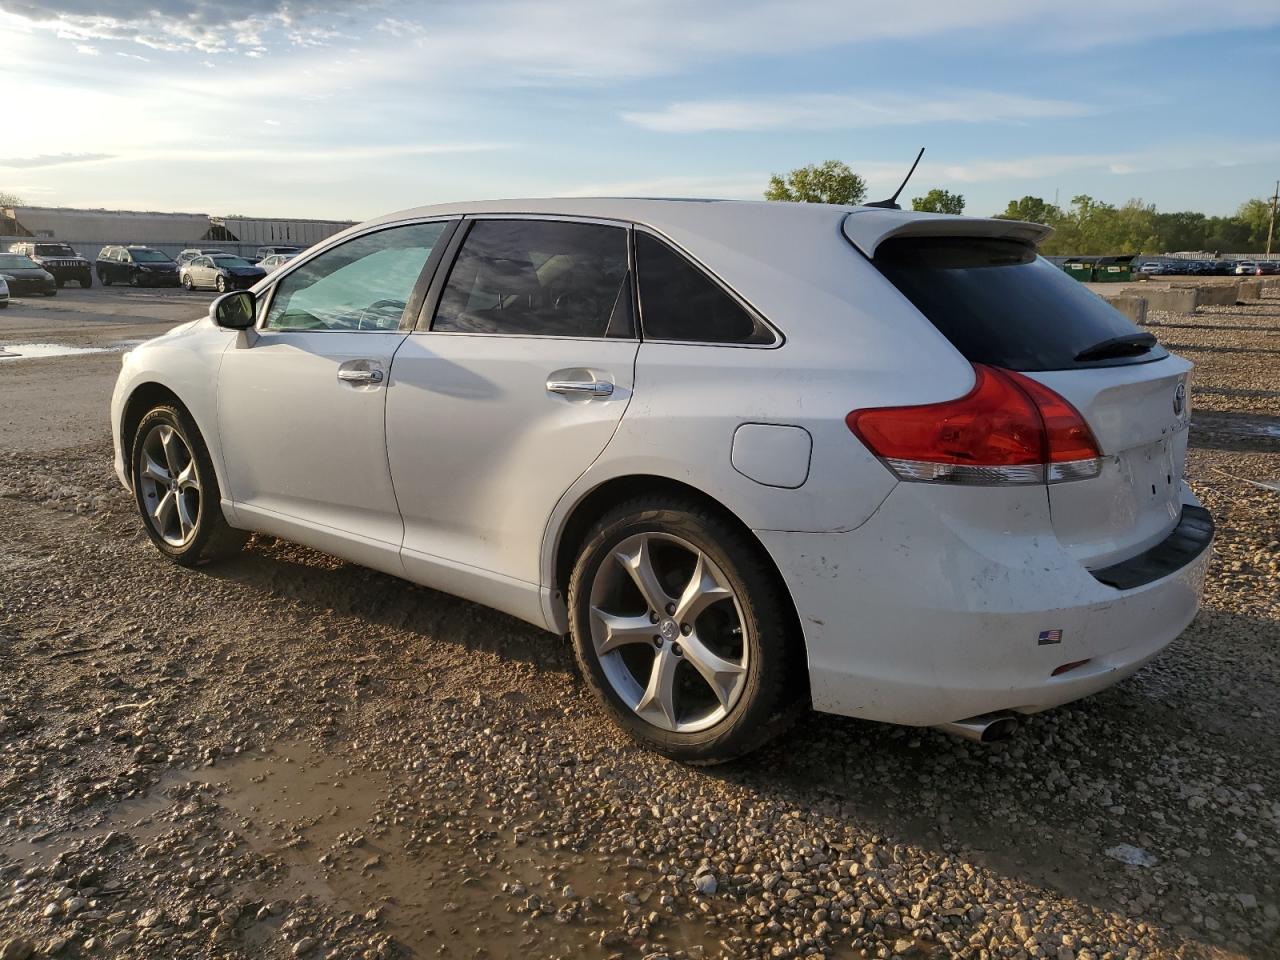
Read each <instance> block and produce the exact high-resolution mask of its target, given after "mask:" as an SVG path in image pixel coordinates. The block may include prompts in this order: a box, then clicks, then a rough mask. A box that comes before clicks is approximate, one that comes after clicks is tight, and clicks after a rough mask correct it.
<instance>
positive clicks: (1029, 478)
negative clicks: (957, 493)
mask: <svg viewBox="0 0 1280 960" xmlns="http://www.w3.org/2000/svg"><path fill="white" fill-rule="evenodd" d="M973 370H974V377H975V380H976V382H975V383H974V386H973V389H972V390H970V391H969V392H968V393H967V394H965V395H964V396H963V397H960V398H959V399H958V400H948V401H945V402H943V403H929V404H922V405H919V406H911V407H875V408H872V409H869V410H855V411H853V412H852V413H850V414H849V415H848V417H846V418H845V422H846V423H847V424H848V425H849V429H850V430H852V431H853V433H854V435H855V436H857V438H858V439H859V440H861V441H862V442H863V443H864V444H866V445H867V447H868V448H869V449H870V450H871V452H872V453H874V454H875V455H876V456H878V457H880V458H881V459H882V460H883V461H884V462H885V463H886V464H887V465H888V466H889V468H890V469H891V470H893V472H894V473H896V474H897V475H898V476H899V477H901V478H902V479H903V480H931V481H945V482H950V483H969V484H974V483H977V484H990V483H1045V482H1046V481H1047V482H1056V481H1060V480H1077V479H1084V478H1086V477H1092V476H1096V475H1097V473H1098V470H1099V469H1100V466H1101V461H1100V459H1099V458H1100V456H1101V454H1100V453H1099V451H1098V445H1097V443H1096V442H1095V441H1094V439H1093V433H1092V431H1090V429H1089V425H1088V424H1086V423H1085V422H1084V419H1083V418H1082V417H1081V416H1080V414H1079V413H1078V412H1077V411H1076V409H1075V407H1073V406H1071V404H1069V403H1068V402H1067V401H1066V400H1064V399H1063V398H1062V397H1060V396H1058V394H1056V393H1054V392H1053V391H1052V390H1050V389H1049V388H1048V387H1046V386H1044V385H1043V384H1040V383H1037V382H1036V381H1034V380H1032V379H1031V378H1030V377H1027V376H1024V375H1022V374H1020V373H1015V372H1013V371H1010V370H1001V369H998V368H996V367H988V366H985V365H983V364H977V363H975V364H974V365H973Z"/></svg>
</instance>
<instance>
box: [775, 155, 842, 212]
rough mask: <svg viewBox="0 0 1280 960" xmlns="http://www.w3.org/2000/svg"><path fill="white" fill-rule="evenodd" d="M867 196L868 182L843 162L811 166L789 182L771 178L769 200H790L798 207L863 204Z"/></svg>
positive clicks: (792, 174)
mask: <svg viewBox="0 0 1280 960" xmlns="http://www.w3.org/2000/svg"><path fill="white" fill-rule="evenodd" d="M866 195H867V181H865V180H863V179H862V177H860V176H858V175H857V174H856V173H854V172H853V171H852V170H850V169H849V167H848V166H847V165H846V164H843V163H841V162H840V161H839V160H828V161H827V162H826V163H824V164H822V165H821V166H817V165H814V164H810V165H809V166H807V167H800V168H799V169H797V170H792V171H791V172H790V173H788V174H787V176H786V179H783V178H782V177H780V176H778V174H776V173H775V174H774V175H773V176H772V177H770V178H769V188H768V189H767V190H765V192H764V198H765V199H766V200H790V201H792V202H794V203H844V204H853V203H861V202H862V200H863V199H864V198H865V197H866Z"/></svg>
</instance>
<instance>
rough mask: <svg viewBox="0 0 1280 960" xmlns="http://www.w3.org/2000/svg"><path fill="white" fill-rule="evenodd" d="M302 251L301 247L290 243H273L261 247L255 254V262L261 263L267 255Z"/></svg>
mask: <svg viewBox="0 0 1280 960" xmlns="http://www.w3.org/2000/svg"><path fill="white" fill-rule="evenodd" d="M301 252H302V248H301V247H295V246H292V245H290V244H272V245H269V246H265V247H259V248H258V252H257V253H256V254H254V258H253V262H254V263H261V262H262V261H263V260H264V259H266V258H267V257H271V256H275V255H276V254H278V253H291V254H298V253H301Z"/></svg>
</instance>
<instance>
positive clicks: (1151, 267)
mask: <svg viewBox="0 0 1280 960" xmlns="http://www.w3.org/2000/svg"><path fill="white" fill-rule="evenodd" d="M1164 272H1165V269H1164V264H1163V263H1160V262H1158V261H1156V260H1148V261H1147V262H1146V263H1144V264H1142V266H1140V267H1138V273H1145V274H1146V275H1147V276H1149V277H1158V276H1161V275H1163V274H1164Z"/></svg>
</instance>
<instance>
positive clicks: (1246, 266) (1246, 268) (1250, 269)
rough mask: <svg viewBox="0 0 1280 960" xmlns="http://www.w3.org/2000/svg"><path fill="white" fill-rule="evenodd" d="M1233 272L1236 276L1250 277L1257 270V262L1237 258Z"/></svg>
mask: <svg viewBox="0 0 1280 960" xmlns="http://www.w3.org/2000/svg"><path fill="white" fill-rule="evenodd" d="M1233 272H1234V273H1235V275H1236V276H1237V277H1252V276H1253V275H1254V274H1256V273H1257V272H1258V263H1257V261H1256V260H1237V261H1236V268H1235V270H1234V271H1233Z"/></svg>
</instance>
